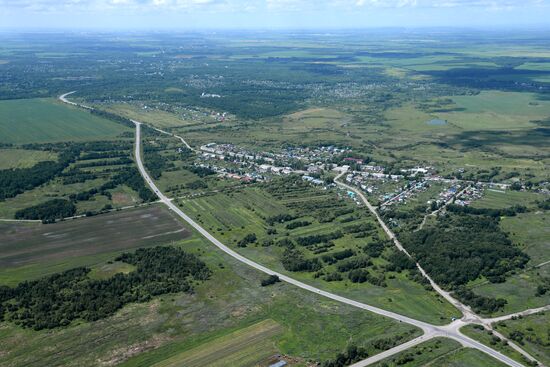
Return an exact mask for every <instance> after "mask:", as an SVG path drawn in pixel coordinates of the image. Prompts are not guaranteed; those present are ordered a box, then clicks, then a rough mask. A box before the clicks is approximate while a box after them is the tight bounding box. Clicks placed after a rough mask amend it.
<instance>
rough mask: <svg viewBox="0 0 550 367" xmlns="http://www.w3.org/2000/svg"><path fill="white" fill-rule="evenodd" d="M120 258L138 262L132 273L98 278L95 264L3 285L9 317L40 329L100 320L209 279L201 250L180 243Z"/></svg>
mask: <svg viewBox="0 0 550 367" xmlns="http://www.w3.org/2000/svg"><path fill="white" fill-rule="evenodd" d="M116 260H117V261H122V262H125V263H128V264H131V265H134V266H135V267H136V270H135V271H132V272H130V273H128V274H121V273H118V274H115V275H114V276H113V277H111V278H109V279H105V280H92V279H90V278H89V277H88V274H89V272H90V269H88V268H75V269H71V270H67V271H65V272H63V273H58V274H54V275H51V276H48V277H45V278H41V279H39V280H35V281H30V282H22V283H20V284H19V285H18V286H17V287H15V288H9V287H0V303H1V304H2V307H3V309H4V310H5V311H4V312H3V314H5V318H6V319H7V320H9V321H12V322H15V323H16V324H19V325H21V326H23V327H28V328H34V329H35V330H41V329H52V328H56V327H59V326H66V325H68V324H70V323H71V321H73V320H76V319H83V320H86V321H94V320H98V319H102V318H105V317H107V316H109V315H112V314H113V313H114V312H115V311H117V310H118V309H120V308H121V307H122V306H124V305H125V304H128V303H131V302H145V301H148V300H150V299H151V297H154V296H158V295H161V294H165V293H174V292H191V291H192V283H191V280H206V279H208V277H209V276H210V270H209V269H208V267H207V266H206V265H205V264H204V263H203V262H202V261H200V260H199V259H198V258H197V257H196V256H195V255H192V254H188V253H186V252H184V251H183V250H181V249H178V248H175V247H154V248H147V249H138V250H137V251H136V252H134V253H124V254H122V255H120V256H119V257H118V258H117V259H116Z"/></svg>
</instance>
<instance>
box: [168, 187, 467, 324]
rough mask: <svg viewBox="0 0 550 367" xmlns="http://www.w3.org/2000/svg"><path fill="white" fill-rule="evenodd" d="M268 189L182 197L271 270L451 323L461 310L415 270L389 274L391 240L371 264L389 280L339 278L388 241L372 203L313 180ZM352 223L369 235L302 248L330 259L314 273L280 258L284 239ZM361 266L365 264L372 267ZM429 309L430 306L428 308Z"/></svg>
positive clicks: (190, 209) (203, 220)
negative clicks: (361, 203) (412, 274)
mask: <svg viewBox="0 0 550 367" xmlns="http://www.w3.org/2000/svg"><path fill="white" fill-rule="evenodd" d="M269 185H272V186H273V190H279V185H280V183H279V184H277V185H276V186H275V185H274V184H269ZM280 187H281V188H282V187H285V186H280ZM266 190H270V189H269V188H260V187H249V188H243V189H241V190H238V191H236V190H233V191H232V192H230V193H216V194H213V195H207V196H204V197H197V198H189V199H181V200H180V201H179V202H180V206H181V207H182V208H183V209H184V210H185V212H186V213H188V214H189V215H191V216H192V217H194V218H195V219H196V220H197V222H199V223H200V224H202V225H203V226H204V228H205V229H207V230H209V231H210V232H211V233H213V234H214V235H215V236H216V237H217V238H219V239H220V240H221V241H223V242H225V243H226V244H228V245H231V246H234V248H235V249H236V250H237V251H239V252H241V253H242V254H243V255H245V256H247V257H248V258H251V259H253V260H255V261H257V262H259V263H261V264H264V265H267V266H269V267H270V268H272V269H275V270H277V271H280V272H284V273H288V274H289V275H292V276H293V277H296V278H298V279H301V280H303V281H305V282H308V283H310V284H313V285H315V286H318V287H322V288H325V289H327V290H331V291H334V292H336V293H339V294H342V295H345V296H348V297H351V298H354V299H358V300H362V301H365V302H369V303H371V304H373V305H377V306H379V307H385V308H389V309H391V310H393V311H395V312H398V313H402V314H406V315H409V316H413V317H418V318H420V319H423V320H426V321H429V322H434V323H445V322H447V320H449V319H450V318H451V317H452V316H453V315H454V314H455V313H456V311H455V310H454V309H453V307H451V306H450V305H449V304H447V303H446V302H444V301H443V300H441V299H439V297H438V296H437V295H436V294H435V293H433V292H430V291H427V290H425V289H424V287H423V286H422V285H421V284H419V283H417V282H415V281H412V280H410V278H409V275H408V271H403V272H394V271H389V272H387V273H386V272H385V271H384V268H385V267H386V266H387V265H388V263H389V262H388V260H386V258H387V257H388V256H389V257H391V254H392V253H393V252H394V251H395V250H394V249H393V247H392V246H389V245H386V246H387V247H386V246H384V245H382V246H381V248H380V250H379V251H380V252H384V255H383V256H381V257H373V258H372V264H371V265H370V266H367V268H368V269H370V271H371V274H372V276H373V277H378V278H377V279H380V278H383V279H385V280H384V283H385V284H383V285H373V284H370V283H364V281H363V282H361V283H354V282H350V281H349V280H348V279H346V278H345V275H346V274H345V273H343V274H341V276H344V278H339V277H338V275H337V274H338V269H339V268H338V266H339V265H340V264H342V266H343V264H344V263H346V262H349V261H350V260H353V259H358V258H361V254H362V253H363V251H364V250H362V249H363V247H365V246H368V245H369V243H373V242H376V243H379V242H380V238H383V234H382V232H381V231H380V230H379V229H377V226H376V225H375V224H374V221H373V219H372V218H371V217H370V216H369V215H368V212H367V211H366V208H363V207H359V208H357V207H354V206H356V204H354V203H351V202H346V201H345V200H344V199H342V198H340V199H339V198H338V197H337V196H336V195H337V194H335V193H327V192H323V191H320V190H318V189H315V188H312V187H308V186H307V185H296V188H294V189H291V188H290V187H289V186H286V190H288V191H286V192H285V191H281V192H280V193H279V194H277V193H276V191H275V193H274V194H270V193H269V192H266ZM283 192H284V194H283ZM279 195H280V196H279ZM313 203H315V204H313ZM312 205H313V206H312ZM323 207H324V208H326V209H325V210H324V211H323V210H322V209H321V212H318V211H316V208H317V210H319V208H323ZM331 212H341V213H345V214H341V215H337V216H336V218H334V219H332V221H327V218H326V217H327V216H330V215H331V214H330V213H331ZM289 213H292V214H293V215H294V217H295V218H293V219H292V220H291V221H289V220H287V221H284V222H283V223H277V222H275V223H273V224H271V225H269V224H268V223H269V222H270V218H278V216H281V215H285V214H289ZM294 213H295V214H294ZM319 215H320V216H321V217H319ZM319 218H322V219H321V220H320V219H319ZM293 222H294V223H300V224H301V225H300V226H299V227H296V228H293V229H288V228H291V227H288V225H291V224H292V223H293ZM369 223H370V224H369ZM346 228H350V229H354V230H355V229H358V230H362V231H365V230H366V231H367V232H366V233H365V234H361V235H359V234H360V232H356V233H349V234H345V235H343V236H342V237H341V238H336V239H334V240H322V241H321V242H320V243H317V244H315V245H313V246H309V245H306V246H299V248H300V250H301V251H302V252H303V253H304V254H305V257H306V259H312V258H313V259H317V260H316V261H319V260H320V259H322V258H323V256H324V257H325V258H327V260H322V262H323V263H322V264H323V266H321V267H319V268H316V269H315V270H313V271H312V270H310V271H309V272H308V271H289V270H288V269H287V268H285V266H284V264H282V263H281V258H282V257H284V255H285V253H287V251H288V250H285V246H286V245H280V244H278V243H280V241H282V240H283V239H284V240H286V241H290V242H291V243H292V242H294V241H297V240H298V241H299V240H300V238H307V237H308V236H313V235H319V234H321V235H323V234H324V235H331V234H334V233H335V232H337V231H339V230H345V229H346ZM268 233H272V234H268ZM249 234H254V235H255V236H256V239H255V240H253V241H252V242H251V243H250V244H248V245H246V244H245V245H244V246H243V245H242V244H243V239H244V238H247V236H248V235H249ZM281 243H282V242H281ZM378 246H380V245H378ZM346 250H347V251H350V250H351V251H352V252H353V253H352V254H350V255H347V256H345V257H350V256H351V255H355V256H353V257H351V258H350V259H348V260H345V259H344V260H340V261H337V260H334V261H332V260H331V259H330V257H331V256H333V254H338V253H340V252H342V251H346ZM336 256H338V255H336ZM363 256H364V255H363ZM378 256H380V255H378ZM333 264H334V265H333ZM319 265H321V262H320V263H319ZM359 267H365V265H361V266H359ZM331 276H336V277H337V279H334V280H332V281H326V280H325V279H328V277H331ZM428 308H429V309H430V310H431V311H430V312H425V310H426V309H428Z"/></svg>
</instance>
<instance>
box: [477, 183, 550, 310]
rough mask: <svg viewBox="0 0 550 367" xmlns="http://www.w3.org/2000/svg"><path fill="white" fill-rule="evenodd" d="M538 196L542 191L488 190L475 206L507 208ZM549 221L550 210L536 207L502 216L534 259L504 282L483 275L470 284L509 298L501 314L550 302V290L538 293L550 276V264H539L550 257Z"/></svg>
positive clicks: (504, 226)
mask: <svg viewBox="0 0 550 367" xmlns="http://www.w3.org/2000/svg"><path fill="white" fill-rule="evenodd" d="M507 195H510V196H507ZM536 196H538V195H536V194H532V193H525V192H515V191H506V194H502V193H499V192H491V191H488V192H487V196H486V197H484V198H483V199H482V200H480V203H478V202H475V203H476V205H475V206H478V207H491V208H505V207H510V206H512V205H527V206H529V204H532V203H533V199H534V198H536ZM483 201H484V202H483ZM481 202H482V203H481ZM547 221H548V213H547V212H546V211H542V210H538V209H536V208H533V209H531V211H529V212H527V213H520V214H517V215H516V216H514V217H503V218H501V221H500V226H501V228H502V229H503V230H504V231H505V232H507V233H508V234H509V236H510V239H511V240H512V241H513V242H514V243H516V244H518V246H519V247H520V248H521V249H522V251H524V252H525V253H527V254H528V255H529V256H530V261H529V263H528V264H527V267H526V269H523V270H517V271H515V272H514V273H513V274H512V275H510V276H508V277H507V278H506V281H505V282H503V283H490V282H489V281H487V280H484V279H480V280H479V281H476V282H473V283H472V284H470V287H472V289H473V290H474V292H475V293H477V294H480V295H483V296H489V297H495V298H504V299H506V301H507V304H506V305H505V306H504V308H503V310H501V311H500V312H499V313H498V314H499V315H500V314H507V313H512V312H518V311H522V310H524V309H527V308H535V307H541V306H544V305H547V304H548V303H550V294H549V293H548V292H547V293H546V294H543V295H537V287H538V286H539V285H543V284H544V282H545V280H544V279H545V278H546V279H549V278H548V277H549V276H550V271H549V270H550V264H546V265H543V266H540V267H539V265H541V264H544V263H546V262H547V261H550V257H549V252H548V249H549V248H550V243H549V242H548V238H549V228H548V224H547Z"/></svg>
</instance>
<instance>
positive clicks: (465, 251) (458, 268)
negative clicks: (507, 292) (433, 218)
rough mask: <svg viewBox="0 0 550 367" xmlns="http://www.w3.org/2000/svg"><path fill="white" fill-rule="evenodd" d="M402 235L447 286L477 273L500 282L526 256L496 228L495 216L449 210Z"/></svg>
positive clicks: (435, 277) (521, 266) (458, 282)
mask: <svg viewBox="0 0 550 367" xmlns="http://www.w3.org/2000/svg"><path fill="white" fill-rule="evenodd" d="M402 236H403V243H404V244H405V246H406V247H407V249H408V250H409V251H410V252H411V253H412V254H413V256H414V257H415V258H416V259H417V260H418V261H419V262H420V264H421V265H422V266H423V267H424V269H426V271H427V272H428V273H430V275H431V276H432V277H433V278H434V280H435V281H436V282H438V283H440V284H443V285H446V286H451V287H452V286H458V285H463V284H466V283H468V282H469V281H472V280H475V279H477V278H479V277H480V276H484V277H486V278H487V279H489V280H490V281H491V282H503V281H504V280H505V276H506V274H507V273H508V272H510V271H512V270H514V269H519V268H523V267H524V266H525V264H526V263H527V261H528V260H529V257H528V256H527V255H526V254H525V253H523V252H521V250H520V249H519V248H517V247H516V246H514V245H513V244H512V241H510V239H509V238H508V236H507V235H506V233H504V232H503V231H502V230H501V229H500V227H499V225H498V219H497V218H493V217H489V216H486V215H471V214H450V215H446V216H444V217H442V218H440V219H439V221H438V223H437V224H436V225H435V226H433V227H427V228H424V229H422V230H420V231H418V232H411V233H408V234H403V235H402Z"/></svg>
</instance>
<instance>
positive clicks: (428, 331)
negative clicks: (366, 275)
mask: <svg viewBox="0 0 550 367" xmlns="http://www.w3.org/2000/svg"><path fill="white" fill-rule="evenodd" d="M66 96H67V94H65V95H63V96H62V97H64V98H65V97H66ZM60 99H61V97H60ZM61 100H63V99H61ZM63 101H64V102H65V101H66V99H65V100H63ZM75 105H77V106H78V104H75ZM133 122H134V124H135V125H136V141H135V158H136V163H137V166H138V169H139V172H140V173H141V175H142V176H143V178H144V180H145V182H146V183H147V185H148V186H149V187H150V188H151V190H153V192H154V193H155V194H156V195H157V196H158V198H159V199H160V201H161V202H162V203H164V204H165V205H166V206H167V207H168V208H169V209H170V210H172V211H174V213H176V214H177V215H178V216H179V217H181V218H182V219H183V220H185V221H186V222H187V223H188V224H189V225H191V226H192V227H193V228H194V229H195V230H197V232H199V233H200V234H202V235H203V236H204V237H206V239H208V240H209V241H210V242H211V243H212V244H214V245H215V246H216V247H218V248H219V249H220V250H222V251H223V252H225V253H226V254H228V255H230V256H232V257H233V258H235V259H237V260H238V261H240V262H242V263H244V264H247V265H249V266H251V267H253V268H255V269H257V270H259V271H261V272H264V273H266V274H269V275H277V276H278V277H279V279H280V280H282V281H284V282H287V283H289V284H292V285H294V286H296V287H299V288H302V289H304V290H307V291H309V292H312V293H315V294H318V295H320V296H323V297H326V298H329V299H332V300H335V301H338V302H341V303H344V304H347V305H350V306H353V307H357V308H360V309H364V310H367V311H370V312H373V313H375V314H378V315H381V316H385V317H389V318H391V319H394V320H397V321H399V322H404V323H407V324H410V325H413V326H416V327H418V328H420V329H422V331H423V332H424V334H423V335H422V336H420V337H418V338H416V339H413V340H411V341H409V342H407V343H404V344H401V345H399V346H397V347H395V348H392V349H390V350H388V351H385V352H384V353H385V354H384V357H388V356H391V355H393V354H396V353H399V352H402V351H404V350H406V349H408V348H410V347H411V346H412V345H415V344H418V343H422V342H424V341H427V340H429V339H432V338H434V337H447V338H451V339H453V340H456V341H458V342H459V343H461V344H462V345H463V346H465V347H470V348H475V349H478V350H480V351H482V352H485V353H487V354H489V355H491V356H492V357H494V358H495V359H497V360H499V361H501V362H503V363H505V364H507V365H508V366H511V367H524V366H523V365H522V364H521V363H518V362H516V361H514V360H513V359H511V358H509V357H507V356H505V355H503V354H501V353H499V352H497V351H496V350H493V349H491V348H489V347H487V346H485V345H484V344H481V343H479V342H477V341H475V340H473V339H471V338H469V337H467V336H465V335H463V334H461V333H460V331H459V329H460V328H461V327H462V326H464V325H467V324H468V323H470V321H466V320H456V321H454V322H453V323H451V324H448V325H445V326H437V325H432V324H429V323H426V322H423V321H420V320H415V319H413V318H410V317H407V316H404V315H400V314H398V313H395V312H391V311H386V310H384V309H381V308H378V307H374V306H371V305H368V304H365V303H362V302H357V301H354V300H352V299H349V298H346V297H342V296H339V295H337V294H334V293H330V292H327V291H324V290H322V289H319V288H316V287H313V286H311V285H308V284H305V283H302V282H300V281H298V280H296V279H294V278H291V277H289V276H286V275H284V274H281V273H278V272H276V271H273V270H271V269H269V268H267V267H265V266H263V265H260V264H258V263H256V262H254V261H252V260H250V259H248V258H246V257H244V256H242V255H240V254H239V253H237V252H235V251H233V250H232V249H230V248H229V247H227V246H225V245H224V244H223V243H221V242H220V241H218V240H217V239H216V238H215V237H214V236H212V235H211V234H210V233H209V232H208V231H206V230H205V229H204V228H202V227H201V226H200V225H199V224H198V223H196V222H195V221H194V220H193V219H191V218H190V217H189V216H187V215H186V214H185V213H184V212H182V211H181V210H180V209H179V208H178V207H177V206H176V205H175V204H174V203H173V202H172V201H171V200H170V199H169V198H168V197H166V196H165V195H164V194H163V193H162V192H161V191H160V190H159V188H158V187H157V186H156V185H155V183H154V182H153V180H152V179H151V177H150V176H149V174H148V173H147V171H146V170H145V167H144V165H143V160H142V157H141V125H142V124H141V123H140V122H139V121H133ZM344 186H347V185H344ZM347 187H348V188H350V189H353V188H352V187H350V186H347ZM353 190H354V191H355V189H353ZM359 194H360V193H359ZM360 196H362V194H360ZM364 200H365V202H366V204H367V205H368V206H370V207H371V208H372V210H374V208H373V207H372V206H371V205H370V203H369V202H368V201H367V200H366V198H365V199H364ZM369 209H370V208H369ZM374 213H376V211H375V210H374ZM376 216H377V215H376ZM377 218H378V219H379V221H381V225H382V227H383V228H385V230H386V229H387V230H388V231H389V229H388V228H387V227H386V225H385V223H384V222H383V221H382V220H381V219H380V217H379V216H377ZM389 232H390V233H391V234H392V236H391V238H392V239H394V241H397V239H395V236H394V235H393V233H392V232H391V231H389ZM396 245H398V247H401V249H402V251H404V252H405V253H406V251H405V249H404V248H403V247H402V246H401V244H400V243H399V242H398V241H397V243H396ZM426 276H427V275H426ZM434 284H435V283H434ZM451 299H452V297H451ZM476 317H477V316H476ZM371 363H374V362H372V361H371V362H369V360H368V359H367V360H364V361H361V362H359V364H357V365H356V366H367V365H369V364H371Z"/></svg>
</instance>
